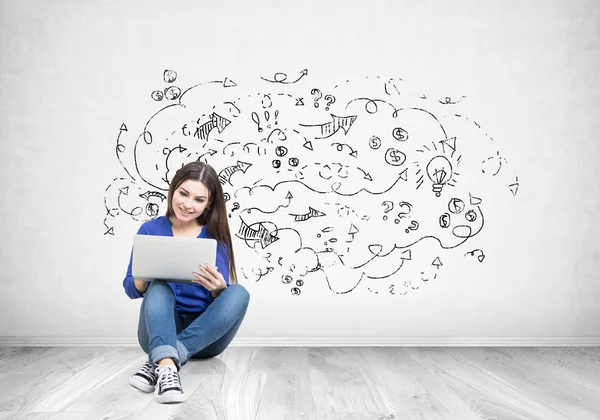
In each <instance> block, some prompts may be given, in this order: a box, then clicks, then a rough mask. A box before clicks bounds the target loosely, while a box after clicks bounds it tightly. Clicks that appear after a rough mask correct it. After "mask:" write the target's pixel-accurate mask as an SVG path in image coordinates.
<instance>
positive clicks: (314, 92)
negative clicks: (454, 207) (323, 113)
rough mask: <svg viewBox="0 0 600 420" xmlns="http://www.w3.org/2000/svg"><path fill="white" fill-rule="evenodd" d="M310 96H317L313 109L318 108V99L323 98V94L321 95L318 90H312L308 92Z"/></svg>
mask: <svg viewBox="0 0 600 420" xmlns="http://www.w3.org/2000/svg"><path fill="white" fill-rule="evenodd" d="M310 94H311V95H316V94H318V95H319V96H318V97H317V98H315V108H318V107H319V99H321V98H322V97H323V94H322V93H321V91H320V90H319V89H313V90H311V91H310Z"/></svg>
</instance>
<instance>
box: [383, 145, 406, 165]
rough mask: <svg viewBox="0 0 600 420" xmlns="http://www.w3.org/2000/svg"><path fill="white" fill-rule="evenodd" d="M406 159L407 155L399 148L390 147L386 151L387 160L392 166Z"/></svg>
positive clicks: (400, 163)
mask: <svg viewBox="0 0 600 420" xmlns="http://www.w3.org/2000/svg"><path fill="white" fill-rule="evenodd" d="M405 160H406V155H405V154H404V153H402V152H401V151H400V150H398V149H393V148H391V149H388V150H387V152H386V153H385V161H386V162H387V163H389V164H390V165H392V166H400V165H402V164H403V163H404V161H405Z"/></svg>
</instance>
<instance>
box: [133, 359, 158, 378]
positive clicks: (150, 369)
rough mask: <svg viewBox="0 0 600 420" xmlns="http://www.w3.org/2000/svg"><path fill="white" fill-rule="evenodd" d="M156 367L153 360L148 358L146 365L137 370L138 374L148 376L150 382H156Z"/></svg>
mask: <svg viewBox="0 0 600 420" xmlns="http://www.w3.org/2000/svg"><path fill="white" fill-rule="evenodd" d="M154 369H155V368H154V365H153V364H152V362H150V361H149V360H147V361H146V363H144V366H142V367H141V369H140V370H139V371H138V372H137V375H140V376H144V377H146V378H147V379H148V382H149V383H156V373H155V371H154Z"/></svg>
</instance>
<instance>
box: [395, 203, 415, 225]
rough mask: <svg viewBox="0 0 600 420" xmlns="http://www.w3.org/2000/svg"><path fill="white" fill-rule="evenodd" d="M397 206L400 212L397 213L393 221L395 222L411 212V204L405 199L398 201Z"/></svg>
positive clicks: (398, 221)
mask: <svg viewBox="0 0 600 420" xmlns="http://www.w3.org/2000/svg"><path fill="white" fill-rule="evenodd" d="M398 207H399V209H400V212H399V213H398V218H397V219H396V220H394V222H396V223H400V219H403V218H405V217H407V216H408V215H409V214H411V213H412V204H410V203H409V202H407V201H401V202H399V203H398ZM405 209H406V210H405Z"/></svg>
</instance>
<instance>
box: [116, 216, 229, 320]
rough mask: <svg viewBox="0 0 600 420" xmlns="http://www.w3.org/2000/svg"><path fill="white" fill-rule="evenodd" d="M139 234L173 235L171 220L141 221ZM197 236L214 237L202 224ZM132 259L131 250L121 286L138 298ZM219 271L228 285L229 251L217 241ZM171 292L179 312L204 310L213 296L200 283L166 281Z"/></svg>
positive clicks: (129, 294)
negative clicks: (132, 271)
mask: <svg viewBox="0 0 600 420" xmlns="http://www.w3.org/2000/svg"><path fill="white" fill-rule="evenodd" d="M138 234H139V235H156V236H173V229H172V228H171V221H170V220H169V219H168V218H167V217H166V216H160V217H157V218H156V219H153V220H149V221H147V222H145V223H143V224H142V225H141V226H140V228H139V230H138ZM198 238H211V239H214V237H213V236H212V235H211V234H210V233H209V232H208V228H207V227H206V226H204V227H203V228H202V231H201V232H200V234H199V235H198ZM132 261H133V251H132V252H131V256H130V257H129V266H128V267H127V275H126V276H125V279H123V287H124V288H125V293H127V296H129V297H130V298H131V299H138V298H141V297H142V296H143V294H140V293H139V292H138V290H137V289H136V288H135V285H134V283H133V276H132V274H131V264H132ZM216 265H217V267H218V270H219V273H221V274H222V275H223V278H224V279H225V283H227V286H229V252H228V251H227V247H226V246H225V244H223V243H221V242H218V243H217V261H216ZM167 284H168V285H169V286H171V289H173V293H174V294H175V302H176V308H177V311H178V312H180V313H186V314H189V313H193V314H196V313H199V312H202V311H204V310H205V309H206V308H207V307H208V305H210V304H211V303H212V301H213V300H214V298H213V297H212V295H211V294H210V291H209V290H208V289H207V288H206V287H204V286H202V285H201V284H195V283H193V284H187V283H171V282H167Z"/></svg>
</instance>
